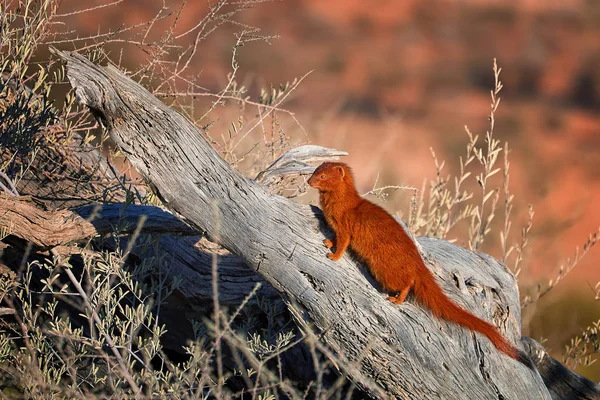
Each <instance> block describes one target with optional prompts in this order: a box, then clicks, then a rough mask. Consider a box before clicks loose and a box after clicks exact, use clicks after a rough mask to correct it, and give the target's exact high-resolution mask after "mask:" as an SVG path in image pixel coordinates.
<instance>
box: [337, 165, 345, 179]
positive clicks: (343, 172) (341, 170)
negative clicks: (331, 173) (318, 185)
mask: <svg viewBox="0 0 600 400" xmlns="http://www.w3.org/2000/svg"><path fill="white" fill-rule="evenodd" d="M335 168H336V169H337V170H338V171H339V172H340V176H341V177H342V178H343V177H344V176H345V175H346V171H344V168H342V167H335Z"/></svg>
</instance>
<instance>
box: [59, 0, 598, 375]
mask: <svg viewBox="0 0 600 400" xmlns="http://www.w3.org/2000/svg"><path fill="white" fill-rule="evenodd" d="M107 3H108V2H106V1H90V2H89V6H94V5H100V4H107ZM165 4H166V6H167V7H169V8H170V9H172V10H173V11H175V10H177V9H178V8H179V7H181V2H180V1H166V3H165ZM161 6H162V4H160V2H153V1H143V0H139V1H134V0H127V1H123V2H121V3H118V4H115V5H114V6H110V7H105V8H102V9H99V10H97V11H94V12H93V13H92V12H88V13H85V14H81V15H77V14H76V15H73V16H72V17H70V18H69V19H68V20H67V23H68V25H69V27H71V28H74V29H76V30H77V31H78V32H79V33H80V34H81V35H82V36H83V35H86V34H91V35H93V34H95V33H97V32H98V30H99V27H101V30H102V31H106V30H109V29H116V28H117V27H119V26H129V25H134V24H136V23H140V22H141V21H148V20H151V19H152V18H153V16H154V15H156V13H157V12H158V10H159V9H160V7H161ZM80 7H81V5H80V2H76V1H63V2H62V5H61V8H60V11H61V12H64V13H66V12H69V11H73V10H77V9H78V8H80ZM205 14H206V3H205V2H192V1H190V2H188V3H187V4H186V5H185V8H184V10H183V12H182V13H181V16H180V20H179V22H178V25H177V27H176V31H175V34H177V33H182V32H185V31H187V30H188V29H190V28H191V27H193V26H194V25H195V24H196V23H197V22H198V21H199V20H200V19H201V18H202V17H203V16H204V15H205ZM235 19H236V20H237V21H239V22H240V23H243V24H248V25H252V26H257V27H259V28H261V34H263V35H279V38H277V39H271V40H270V44H267V43H264V42H256V43H250V44H248V45H246V46H244V47H242V48H240V49H239V51H238V57H237V61H238V62H239V65H240V69H239V71H238V72H237V79H238V81H239V82H243V83H245V84H246V85H247V86H248V89H249V92H248V94H249V95H250V96H253V97H256V96H258V93H259V89H260V88H262V87H269V85H271V84H272V85H274V86H278V85H279V84H280V83H285V82H286V81H291V80H292V79H294V78H295V77H301V76H303V75H305V74H306V73H308V72H309V71H312V72H311V73H310V74H309V75H308V76H307V77H306V78H305V79H304V81H303V82H302V83H301V84H300V86H299V88H298V89H297V90H296V91H295V92H294V93H293V94H292V95H291V96H290V98H289V99H288V100H287V101H286V102H285V103H284V104H283V107H284V108H285V109H287V110H290V111H291V112H293V113H295V116H296V118H297V119H298V121H299V122H300V124H302V126H303V127H304V129H305V130H306V132H307V135H308V139H309V140H310V142H311V143H312V144H318V145H322V146H326V147H333V148H336V149H339V150H344V151H347V152H349V153H350V155H349V156H348V157H346V158H345V161H347V162H348V163H350V164H351V166H353V168H354V170H355V174H356V177H357V182H358V184H359V186H360V191H361V192H365V191H367V190H369V189H371V188H372V186H373V184H374V182H375V180H376V177H377V176H379V180H378V185H388V184H390V185H392V184H394V185H408V186H413V187H417V188H419V189H420V188H421V186H422V184H423V180H424V179H425V178H428V179H431V178H433V177H434V176H435V166H434V163H433V160H432V157H431V152H430V148H433V149H434V150H435V152H436V155H437V157H438V158H439V159H442V160H446V167H445V171H446V172H447V173H450V172H452V173H456V172H457V170H458V166H459V164H458V157H459V156H461V155H463V156H464V153H465V148H466V143H467V135H466V134H465V131H464V125H467V126H468V127H469V129H470V130H471V132H473V133H474V134H479V135H480V137H483V136H485V131H486V129H489V121H488V119H487V117H488V114H489V110H490V90H491V89H492V88H493V84H494V79H493V72H492V65H493V59H494V58H497V60H498V64H499V66H500V67H501V68H502V73H501V75H500V78H501V80H502V82H503V83H504V88H503V90H502V91H501V93H500V97H502V102H501V104H500V108H499V110H498V112H497V114H496V127H495V130H494V135H495V137H496V138H497V139H500V140H501V141H502V143H504V142H505V141H508V143H509V146H510V147H511V149H512V152H511V154H510V161H511V170H510V171H511V174H510V187H511V191H512V193H514V194H515V195H516V199H515V210H514V214H515V223H514V224H513V227H512V233H513V238H515V239H518V237H519V231H520V226H522V225H523V224H525V222H526V220H527V206H528V204H530V203H531V204H533V207H534V210H535V216H534V221H533V222H534V223H533V228H532V231H531V234H530V240H531V244H530V246H529V247H527V252H526V259H525V261H524V267H523V271H522V273H521V274H520V276H519V281H520V287H521V291H522V293H532V292H533V291H534V290H535V287H536V285H537V284H538V283H541V284H542V285H545V284H546V283H547V281H548V280H549V279H556V276H557V274H558V269H559V266H560V265H561V264H564V263H566V259H567V258H568V257H572V256H573V254H574V251H575V247H576V246H582V245H583V243H584V242H585V241H586V240H587V237H588V234H590V233H594V232H596V231H597V230H598V226H599V225H600V207H598V200H597V199H598V198H599V197H600V113H599V111H600V1H594V0H588V1H584V0H562V1H543V0H539V1H538V0H523V1H516V0H513V1H508V0H487V1H486V0H462V1H442V0H427V1H425V0H403V1H386V0H379V1H377V2H367V1H357V0H328V1H323V0H287V1H277V2H272V3H265V4H256V6H255V7H253V8H250V9H248V10H246V11H244V12H242V13H240V14H239V15H238V16H236V18H235ZM172 23H173V19H170V20H169V19H167V20H163V21H159V22H157V24H156V27H155V28H154V29H153V31H152V34H153V35H155V36H156V37H158V36H160V34H162V33H164V30H165V29H167V28H168V27H169V24H172ZM161 29H162V30H163V32H161ZM242 29H243V28H242V27H241V26H239V25H231V24H225V25H223V26H220V27H219V28H218V29H216V30H215V31H214V32H213V33H211V34H210V36H208V37H207V39H206V40H205V41H203V43H202V44H201V45H200V46H199V47H198V48H199V54H198V56H197V57H195V58H194V59H193V60H192V63H191V70H192V72H193V73H194V74H199V75H198V78H197V83H198V84H199V85H200V86H203V87H205V88H207V89H209V90H211V91H214V92H218V91H219V90H220V89H222V88H223V87H224V86H225V84H226V82H227V74H228V73H229V72H231V56H232V53H231V52H232V47H233V45H234V44H235V41H236V39H235V36H234V32H239V31H240V30H242ZM193 39H194V35H189V36H188V37H187V38H186V40H190V41H191V40H193ZM111 46H112V47H109V49H112V51H113V52H112V57H113V58H114V59H116V58H119V57H120V58H122V65H124V66H131V68H133V66H135V65H136V64H137V63H138V62H139V60H141V59H144V58H145V57H148V55H147V54H145V53H144V52H143V51H141V50H140V49H139V48H136V47H135V46H133V47H132V46H130V47H124V46H125V45H119V44H114V45H111ZM121 48H126V49H127V51H125V52H123V53H121V52H120V49H121ZM209 104H210V103H209ZM214 115H217V116H218V117H215V116H213V117H211V118H215V119H220V120H223V121H224V122H226V123H231V121H235V119H236V118H237V117H235V118H234V117H233V115H234V114H233V113H229V114H228V113H226V112H225V111H223V110H221V109H219V108H218V109H217V110H215V114H214ZM229 117H231V118H232V120H227V118H229ZM225 125H226V124H224V125H223V126H225ZM213 129H215V128H213ZM282 129H284V130H286V134H288V135H289V136H290V137H292V138H295V139H294V140H297V141H298V143H301V142H302V140H303V138H304V133H303V132H302V130H301V129H300V128H299V127H298V125H297V124H295V123H293V122H290V121H288V122H285V123H284V124H283V125H282ZM219 135H220V133H219V132H217V136H219ZM480 145H481V142H480ZM499 166H501V165H499ZM473 175H475V174H473ZM499 175H500V174H499ZM472 179H474V178H472ZM498 185H500V186H501V181H500V183H499V184H498ZM309 198H310V197H309ZM409 199H410V193H409V194H402V193H399V194H398V193H395V194H392V195H391V196H390V201H389V202H388V203H387V204H386V205H385V206H386V208H388V209H389V210H390V211H396V210H402V211H403V212H404V215H406V210H408V207H409ZM305 201H308V200H305ZM498 218H501V217H498ZM498 234H499V230H496V231H494V232H492V234H491V235H495V236H494V237H493V238H491V239H490V240H489V242H490V243H489V244H487V243H486V246H485V247H484V249H483V250H484V251H486V252H489V253H490V254H491V255H494V256H496V257H499V254H500V253H499V247H498V245H497V244H498V242H499V240H498ZM455 237H458V238H459V239H458V243H459V244H462V245H465V243H464V240H461V239H460V236H459V235H455ZM599 263H600V246H598V247H597V248H592V249H591V250H590V253H589V254H588V255H587V256H586V257H585V258H584V259H583V260H582V261H581V262H580V263H579V264H578V265H577V266H576V267H575V269H574V270H573V271H572V272H571V273H570V274H569V275H568V276H567V277H566V278H565V279H564V281H563V282H561V283H560V284H559V285H558V286H557V287H556V288H555V289H553V290H552V291H551V292H550V293H549V294H548V295H547V296H545V297H544V298H542V299H541V300H540V301H539V302H538V303H537V304H535V305H533V306H529V307H527V308H526V309H525V310H524V311H523V332H524V334H525V335H528V336H531V337H533V338H534V339H536V340H542V339H547V340H548V341H547V342H546V343H545V344H546V346H548V347H549V348H550V349H551V350H552V353H553V355H554V356H555V357H557V358H558V359H559V360H560V359H561V357H560V356H561V354H562V353H563V350H564V347H563V346H564V344H566V343H568V341H569V339H570V338H571V337H572V336H573V335H575V334H579V333H581V330H582V329H583V328H585V327H586V326H588V325H589V324H590V323H591V322H593V321H596V320H598V319H600V308H599V307H598V303H597V302H596V301H595V300H594V297H595V291H594V286H595V285H596V283H597V282H598V281H600V265H599ZM578 372H580V373H583V374H584V375H586V376H587V377H589V378H590V379H593V380H595V381H598V380H600V369H595V368H587V369H585V368H579V369H578Z"/></svg>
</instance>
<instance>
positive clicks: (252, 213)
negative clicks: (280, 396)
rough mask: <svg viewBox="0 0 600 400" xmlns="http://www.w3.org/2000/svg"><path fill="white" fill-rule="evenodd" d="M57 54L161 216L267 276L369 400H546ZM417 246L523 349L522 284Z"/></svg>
mask: <svg viewBox="0 0 600 400" xmlns="http://www.w3.org/2000/svg"><path fill="white" fill-rule="evenodd" d="M56 54H57V55H58V56H59V57H60V58H62V59H63V60H64V61H66V62H67V69H68V78H69V80H70V82H71V84H72V86H73V87H74V88H75V90H76V94H77V96H78V99H79V101H80V102H81V103H83V104H85V105H87V106H88V107H89V108H90V109H91V110H92V112H93V113H94V115H96V116H97V117H98V118H99V119H100V120H101V121H102V122H103V124H104V125H105V126H106V127H107V128H108V130H109V132H110V135H111V137H112V139H113V140H114V141H115V142H116V143H117V144H118V145H119V146H120V148H121V150H122V151H123V152H124V153H125V154H126V155H127V156H128V158H129V161H130V162H131V163H132V164H133V165H134V167H135V168H136V169H137V171H138V172H140V173H141V174H142V175H143V176H144V177H145V178H146V179H147V180H148V181H149V182H151V183H152V184H153V186H154V187H155V188H156V191H157V195H158V196H159V197H160V198H161V200H162V201H163V203H164V204H165V206H166V207H167V208H169V210H171V211H172V212H174V213H175V214H176V215H177V216H179V217H180V218H181V219H182V220H184V221H185V222H187V223H188V224H189V225H191V226H192V227H194V228H197V229H198V230H199V231H201V232H204V233H205V234H206V235H207V236H208V237H210V238H211V239H212V240H213V241H215V242H217V243H219V244H221V245H222V246H224V247H225V248H227V249H229V250H230V251H231V252H232V253H234V254H236V255H238V256H240V257H241V258H242V259H243V260H244V262H245V263H246V264H247V265H248V266H249V267H251V268H252V269H254V270H255V271H256V272H257V273H258V274H260V275H261V276H262V278H264V279H265V280H266V281H267V282H268V283H269V284H270V285H271V286H273V288H275V289H276V290H277V291H278V292H279V294H280V295H281V296H282V298H283V299H284V301H285V302H286V304H287V305H288V307H289V309H290V311H291V312H292V314H293V315H294V316H295V318H296V320H297V322H298V324H299V325H300V326H301V327H302V328H304V329H313V330H314V331H316V332H317V334H318V335H319V338H320V339H321V341H322V342H323V343H325V344H326V345H327V346H328V347H329V349H331V353H332V355H333V356H334V357H335V358H336V359H337V360H338V363H337V365H338V366H339V367H340V369H341V370H342V372H343V373H346V374H348V376H349V377H350V378H351V379H352V380H353V381H354V382H355V383H356V384H358V385H359V386H360V387H361V388H363V389H364V390H365V391H367V392H368V393H370V394H371V395H372V396H374V397H382V396H385V395H386V394H387V395H389V396H391V397H396V398H410V399H413V398H414V399H438V398H460V399H488V398H504V399H525V398H532V399H533V398H535V399H549V398H551V394H550V392H549V390H548V389H547V388H546V385H545V384H544V381H543V380H542V378H541V377H540V375H539V374H538V373H537V372H536V371H530V370H529V369H527V368H526V367H525V366H523V365H522V364H520V363H518V362H516V361H515V360H513V359H510V358H508V357H506V356H505V355H502V354H500V353H498V352H497V351H496V349H495V348H494V347H493V345H492V344H491V343H490V341H489V340H487V339H486V338H484V337H482V336H481V335H479V334H474V333H472V332H469V331H467V330H465V329H463V328H460V327H458V326H456V325H453V324H447V323H445V322H443V321H441V320H439V319H437V318H435V317H433V316H432V315H431V314H430V313H429V312H428V311H427V310H425V309H423V308H422V307H421V306H419V305H418V304H415V303H413V302H412V301H410V300H409V301H407V302H406V303H404V304H402V305H400V306H395V305H393V304H392V303H390V302H388V301H387V300H386V296H384V295H383V294H382V293H381V292H379V291H378V290H377V288H376V286H375V285H374V284H373V281H372V280H371V279H370V278H369V276H368V274H367V273H366V272H365V270H364V269H363V268H362V267H361V266H360V265H359V264H357V262H356V261H355V260H353V259H352V258H351V257H349V256H346V257H344V258H343V259H342V260H341V261H340V262H337V263H336V262H332V261H330V260H328V259H327V258H326V257H325V249H324V248H323V247H322V244H321V243H322V239H323V238H324V236H323V232H324V231H326V227H325V225H324V224H323V222H322V220H321V219H320V218H319V212H318V210H317V209H316V208H310V207H308V206H303V205H300V204H297V203H294V202H292V201H290V200H288V199H285V198H283V197H280V196H276V195H272V194H270V193H268V192H267V191H266V190H265V189H264V188H263V187H262V186H261V185H259V184H257V183H256V182H254V181H251V180H249V179H247V178H245V177H243V176H241V175H240V174H239V173H237V172H236V171H234V170H233V169H232V168H231V167H230V166H229V165H228V164H227V163H226V162H225V161H224V160H222V159H221V158H220V157H219V156H218V155H217V154H216V152H215V151H214V150H213V149H212V148H211V146H210V145H209V143H207V142H206V141H205V140H204V139H203V137H202V132H201V131H200V130H199V129H198V128H196V127H195V126H194V125H193V124H192V123H191V122H189V121H188V120H187V119H185V118H184V117H182V116H181V115H180V114H178V113H177V112H175V111H174V110H172V109H170V108H169V107H167V106H166V105H164V104H163V103H162V102H161V101H159V100H158V99H156V98H155V97H154V96H152V95H151V94H150V93H149V92H148V91H146V90H145V89H144V88H143V87H141V86H140V85H139V84H137V83H135V82H134V81H132V80H131V79H129V78H127V77H126V76H125V75H124V74H122V73H121V72H120V71H118V70H117V69H116V68H114V67H112V66H108V67H106V68H104V67H99V66H97V65H94V64H93V63H91V62H89V61H88V60H87V59H85V58H83V57H81V56H79V55H77V54H72V53H67V52H56ZM418 243H419V244H420V245H421V248H422V252H423V254H424V257H425V259H426V262H427V265H428V266H429V267H430V268H431V270H432V271H433V272H434V273H435V274H436V276H437V277H438V278H439V282H440V284H441V285H442V286H443V288H444V289H445V291H446V292H447V293H448V294H449V296H450V297H451V298H452V299H453V300H454V301H456V302H457V303H458V304H460V305H462V306H463V307H465V308H468V309H470V310H471V311H472V312H474V313H475V314H476V315H478V316H480V317H482V318H484V319H487V320H491V321H493V322H494V323H495V324H496V325H497V326H498V327H499V329H500V330H501V331H502V332H503V334H504V335H505V336H506V337H507V338H508V339H509V340H510V341H511V342H513V343H515V344H517V345H520V344H519V341H520V339H521V335H520V307H519V297H518V292H517V285H516V281H515V278H514V276H513V275H512V274H511V273H510V272H509V271H508V270H507V268H506V267H505V266H504V265H502V264H501V263H500V262H498V261H497V260H495V259H493V258H492V257H489V256H487V255H485V254H481V253H475V252H471V251H469V250H466V249H464V248H461V247H459V246H455V245H453V244H450V243H449V242H447V241H444V240H436V239H430V238H419V239H418Z"/></svg>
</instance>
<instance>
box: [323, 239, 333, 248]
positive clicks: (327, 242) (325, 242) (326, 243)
mask: <svg viewBox="0 0 600 400" xmlns="http://www.w3.org/2000/svg"><path fill="white" fill-rule="evenodd" d="M323 244H324V245H325V247H327V248H328V249H330V248H332V247H333V242H332V241H331V240H329V239H325V240H323Z"/></svg>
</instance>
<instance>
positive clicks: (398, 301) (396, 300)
mask: <svg viewBox="0 0 600 400" xmlns="http://www.w3.org/2000/svg"><path fill="white" fill-rule="evenodd" d="M388 300H389V301H391V302H392V303H394V304H402V303H403V302H404V299H400V298H399V297H398V296H389V297H388Z"/></svg>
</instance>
